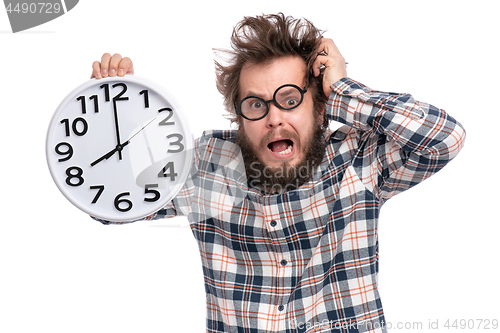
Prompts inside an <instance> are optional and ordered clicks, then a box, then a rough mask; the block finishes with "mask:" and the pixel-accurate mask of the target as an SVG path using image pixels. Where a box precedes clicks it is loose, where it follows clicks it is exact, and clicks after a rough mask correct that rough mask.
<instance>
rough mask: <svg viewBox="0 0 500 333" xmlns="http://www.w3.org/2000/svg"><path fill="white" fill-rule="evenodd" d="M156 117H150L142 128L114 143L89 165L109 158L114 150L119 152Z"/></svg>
mask: <svg viewBox="0 0 500 333" xmlns="http://www.w3.org/2000/svg"><path fill="white" fill-rule="evenodd" d="M155 119H156V118H153V119H151V120H150V121H149V122H148V123H147V124H146V125H144V126H142V128H141V129H140V130H138V131H137V132H135V133H134V134H133V135H132V136H131V137H130V138H129V139H128V140H127V141H125V142H123V143H121V144H118V145H116V147H115V148H114V149H112V150H110V151H109V152H107V153H106V154H104V155H103V156H101V157H99V158H98V159H97V160H95V161H94V162H92V163H90V166H94V165H96V164H97V163H99V162H102V161H104V160H107V159H108V158H110V157H111V156H113V155H114V153H116V152H121V151H122V149H123V147H125V146H126V145H128V144H129V143H130V140H132V138H133V137H134V136H136V135H137V134H139V133H140V132H141V131H142V130H144V129H145V128H146V127H147V126H148V125H149V124H151V123H152V122H153V121H154V120H155Z"/></svg>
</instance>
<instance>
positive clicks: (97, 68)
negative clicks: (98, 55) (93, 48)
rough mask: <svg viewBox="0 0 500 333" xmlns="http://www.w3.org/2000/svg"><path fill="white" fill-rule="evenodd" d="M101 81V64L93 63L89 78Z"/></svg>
mask: <svg viewBox="0 0 500 333" xmlns="http://www.w3.org/2000/svg"><path fill="white" fill-rule="evenodd" d="M94 77H95V78H96V79H102V75H101V63H100V62H99V61H94V63H93V64H92V75H91V76H90V78H91V79H92V78H94Z"/></svg>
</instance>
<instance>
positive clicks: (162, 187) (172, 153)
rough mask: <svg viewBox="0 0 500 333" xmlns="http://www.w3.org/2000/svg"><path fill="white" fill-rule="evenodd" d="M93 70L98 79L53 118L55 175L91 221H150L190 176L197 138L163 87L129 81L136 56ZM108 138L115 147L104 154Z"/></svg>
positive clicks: (50, 136) (108, 60)
mask: <svg viewBox="0 0 500 333" xmlns="http://www.w3.org/2000/svg"><path fill="white" fill-rule="evenodd" d="M92 68H93V71H92V78H95V79H93V80H89V81H87V82H84V83H83V84H82V85H80V86H79V87H76V88H75V89H74V90H73V91H72V92H71V93H69V94H68V95H67V97H66V98H65V99H64V100H63V101H62V102H61V104H60V105H59V107H58V108H57V109H56V112H55V113H54V116H53V118H52V120H51V123H50V125H49V129H48V133H47V140H46V152H47V162H48V164H49V170H50V172H51V175H52V177H53V179H54V181H55V183H56V185H57V186H58V188H59V190H61V192H62V193H63V194H64V196H65V197H66V198H67V199H68V200H69V201H71V202H72V203H73V204H74V205H75V206H77V207H78V208H80V209H81V210H83V211H84V212H86V213H87V214H89V215H91V216H94V217H96V218H98V219H101V220H105V221H113V222H128V221H135V220H137V219H140V218H143V217H146V216H150V215H151V214H152V213H154V212H156V211H158V210H159V209H161V208H163V207H164V206H165V205H166V204H167V203H168V202H169V201H170V200H172V199H173V198H174V197H175V195H176V194H177V193H178V191H179V190H180V189H181V188H182V186H184V182H185V180H186V178H187V176H188V174H189V170H190V167H191V163H192V157H193V150H194V140H193V139H192V135H191V133H190V131H189V128H188V126H187V124H186V122H185V121H184V119H183V117H182V108H181V107H180V105H179V104H178V103H177V102H176V101H175V100H174V99H173V96H171V95H170V94H169V93H168V92H166V91H165V90H164V89H163V88H162V87H161V86H159V85H158V84H156V83H154V82H152V81H148V80H146V79H144V78H140V77H136V76H135V75H125V74H133V72H134V70H133V65H132V61H131V60H130V59H129V58H123V57H121V56H120V55H119V54H115V55H113V56H111V55H109V54H104V55H103V56H102V59H101V61H100V62H99V61H96V62H94V63H93V65H92ZM96 79H97V80H96ZM125 120H126V121H125ZM122 122H123V123H122ZM122 132H123V133H122ZM128 133H130V134H128ZM120 134H121V135H123V134H125V135H127V136H128V137H120ZM140 134H141V135H140ZM142 134H144V135H142ZM139 136H141V137H142V139H141V138H139V139H137V138H138V137H139ZM104 137H106V138H110V139H112V141H113V142H111V143H108V144H109V148H103V149H107V150H108V151H107V152H102V151H101V152H99V150H98V149H100V148H99V147H101V146H102V144H103V142H102V141H103V138H104ZM122 139H126V141H125V140H123V141H122ZM108 140H109V139H108ZM132 141H133V142H132ZM131 143H132V144H131ZM104 144H106V143H104ZM132 145H134V146H133V147H132ZM126 146H129V148H125V147H126ZM111 148H112V149H111ZM121 154H124V155H125V156H126V157H127V158H124V159H122V158H120V155H121ZM101 155H102V156H101ZM98 156H100V157H98ZM115 156H117V157H118V158H111V157H115ZM104 160H107V161H106V162H103V161H104ZM101 164H102V165H101Z"/></svg>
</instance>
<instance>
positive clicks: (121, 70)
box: [118, 68, 123, 76]
mask: <svg viewBox="0 0 500 333" xmlns="http://www.w3.org/2000/svg"><path fill="white" fill-rule="evenodd" d="M118 76H123V69H122V68H120V69H119V70H118Z"/></svg>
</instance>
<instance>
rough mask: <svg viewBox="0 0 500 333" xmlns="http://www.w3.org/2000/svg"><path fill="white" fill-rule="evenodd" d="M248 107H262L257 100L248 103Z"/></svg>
mask: <svg viewBox="0 0 500 333" xmlns="http://www.w3.org/2000/svg"><path fill="white" fill-rule="evenodd" d="M250 107H251V108H252V109H260V108H262V102H261V101H259V100H256V101H253V102H252V103H250Z"/></svg>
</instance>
